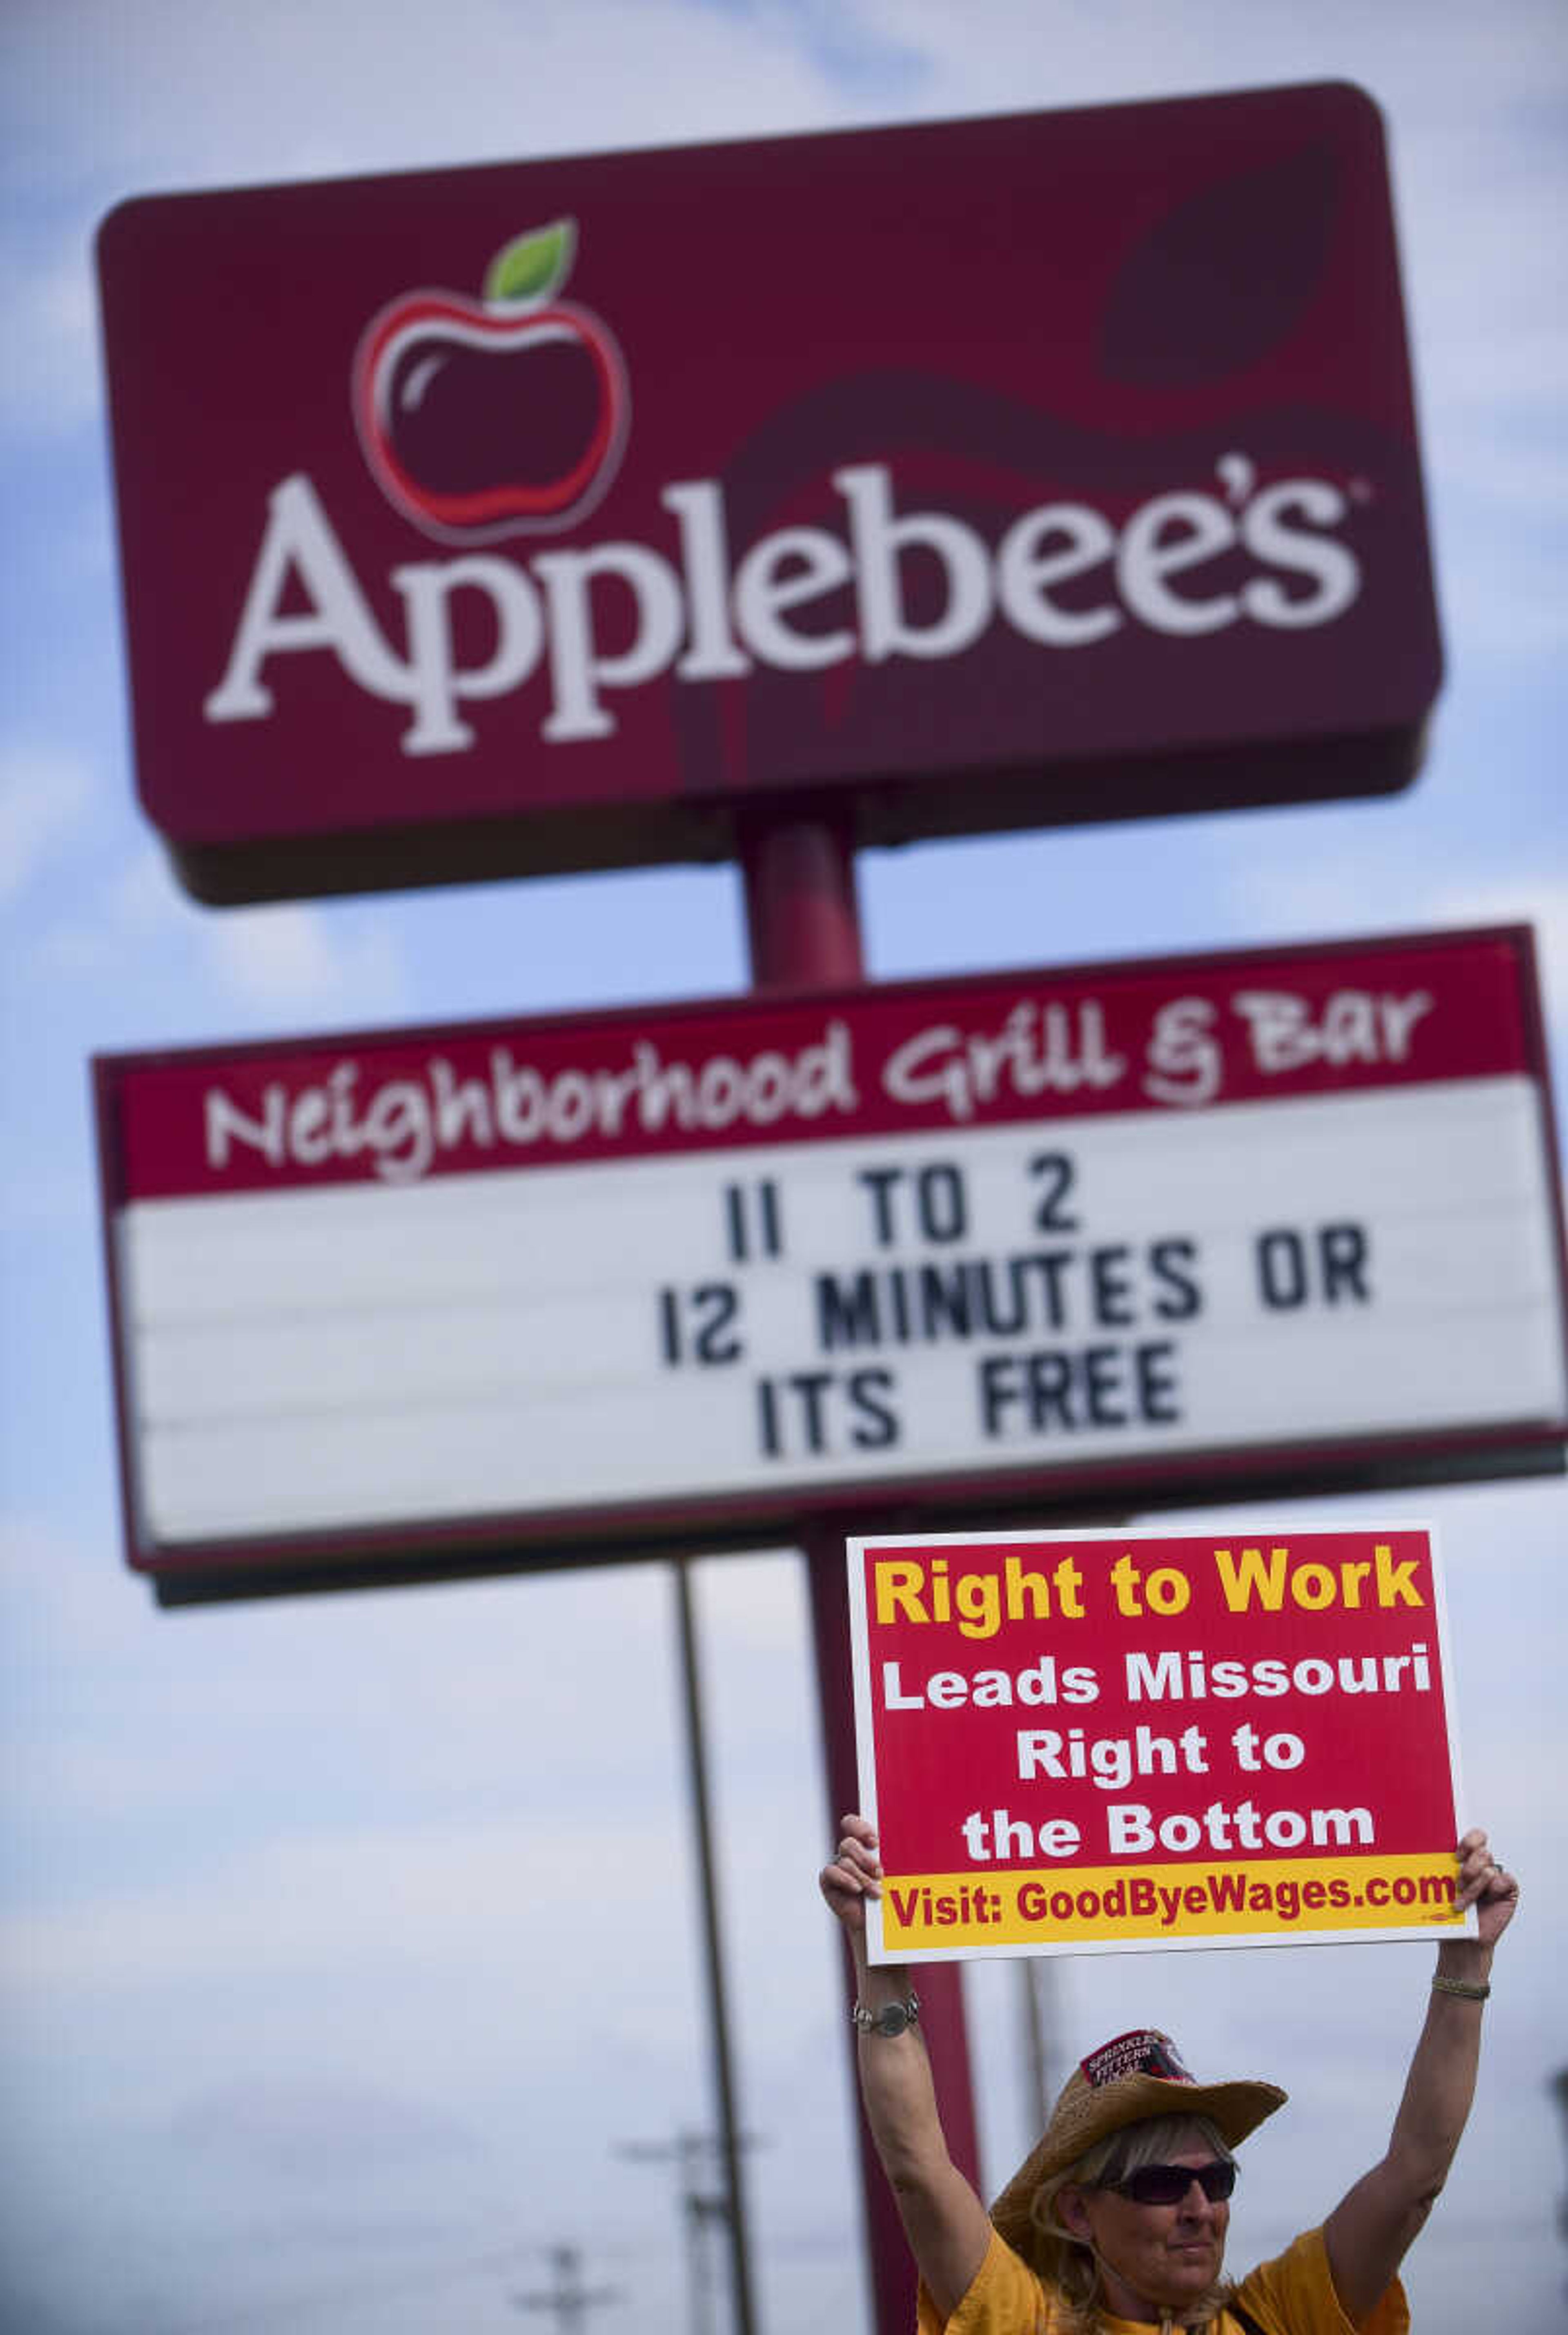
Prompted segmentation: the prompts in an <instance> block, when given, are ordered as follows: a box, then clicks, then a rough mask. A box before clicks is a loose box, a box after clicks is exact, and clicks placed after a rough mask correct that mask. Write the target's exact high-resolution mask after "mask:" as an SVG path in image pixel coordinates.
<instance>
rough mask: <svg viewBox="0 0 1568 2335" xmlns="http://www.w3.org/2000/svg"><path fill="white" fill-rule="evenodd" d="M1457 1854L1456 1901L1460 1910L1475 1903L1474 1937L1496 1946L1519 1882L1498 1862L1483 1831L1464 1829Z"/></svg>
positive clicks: (1510, 1913)
mask: <svg viewBox="0 0 1568 2335" xmlns="http://www.w3.org/2000/svg"><path fill="white" fill-rule="evenodd" d="M1458 1856H1459V1880H1458V1886H1457V1893H1456V1896H1455V1903H1456V1904H1457V1906H1458V1908H1459V1911H1460V1912H1461V1913H1463V1912H1464V1910H1465V1908H1466V1906H1467V1905H1474V1907H1475V1908H1476V1936H1477V1937H1478V1938H1479V1939H1480V1941H1481V1943H1482V1944H1483V1945H1487V1946H1495V1944H1496V1943H1497V1941H1498V1939H1499V1938H1500V1937H1501V1936H1502V1934H1503V1933H1504V1931H1505V1929H1506V1928H1507V1926H1508V1924H1509V1923H1510V1922H1511V1921H1512V1920H1513V1918H1514V1909H1515V1906H1516V1905H1517V1904H1518V1903H1519V1884H1518V1883H1517V1881H1515V1878H1514V1875H1512V1874H1511V1873H1507V1872H1505V1870H1504V1868H1503V1866H1502V1865H1499V1864H1498V1862H1497V1860H1496V1858H1495V1856H1494V1855H1493V1854H1492V1847H1491V1843H1490V1842H1489V1841H1488V1840H1487V1838H1486V1834H1485V1833H1484V1832H1467V1833H1466V1835H1465V1837H1464V1839H1463V1840H1462V1841H1461V1842H1460V1843H1459V1849H1458Z"/></svg>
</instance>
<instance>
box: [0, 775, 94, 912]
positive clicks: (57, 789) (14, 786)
mask: <svg viewBox="0 0 1568 2335" xmlns="http://www.w3.org/2000/svg"><path fill="white" fill-rule="evenodd" d="M91 792H92V780H91V774H90V773H89V770H88V769H87V765H86V764H85V762H83V761H82V759H81V758H80V756H78V755H75V754H69V753H63V752H61V751H59V750H58V749H57V748H53V747H47V746H23V745H13V746H7V747H5V748H0V898H5V897H7V896H12V895H14V894H15V893H18V892H20V891H22V890H23V889H24V887H25V886H26V885H27V884H28V883H30V882H31V880H32V878H33V877H34V874H35V872H36V871H37V869H38V868H39V867H41V866H42V865H43V864H44V861H45V860H46V859H48V858H49V857H51V855H52V854H53V852H54V851H55V850H56V849H57V848H59V847H60V846H61V845H62V844H63V843H64V842H65V841H66V840H67V839H68V838H70V836H71V835H72V834H73V831H74V830H75V828H77V826H78V824H79V822H80V820H81V819H82V813H83V811H84V810H85V809H86V807H87V801H88V798H89V796H90V794H91Z"/></svg>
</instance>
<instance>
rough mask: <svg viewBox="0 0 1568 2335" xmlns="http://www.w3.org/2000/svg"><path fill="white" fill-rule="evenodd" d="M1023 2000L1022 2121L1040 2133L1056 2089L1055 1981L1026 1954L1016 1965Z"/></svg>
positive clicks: (1041, 1959)
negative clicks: (1023, 2090)
mask: <svg viewBox="0 0 1568 2335" xmlns="http://www.w3.org/2000/svg"><path fill="white" fill-rule="evenodd" d="M1018 1975H1019V1988H1020V1991H1021V1995H1022V1999H1023V2065H1024V2068H1025V2069H1026V2071H1027V2074H1026V2078H1025V2086H1026V2089H1027V2092H1028V2099H1027V2101H1026V2104H1025V2121H1026V2123H1027V2124H1028V2125H1029V2126H1030V2128H1031V2130H1032V2131H1034V2132H1036V2133H1041V2132H1043V2131H1044V2130H1045V2127H1046V2126H1047V2125H1048V2124H1049V2123H1050V2111H1051V2109H1052V2107H1054V2105H1055V2097H1056V2086H1055V2084H1054V2082H1053V2080H1052V2068H1051V2062H1052V2060H1053V2059H1054V2058H1055V2056H1056V2035H1055V2030H1056V2025H1057V2019H1056V2008H1057V2006H1056V2002H1055V1994H1056V1980H1055V1974H1054V1972H1053V1971H1052V1969H1051V1965H1050V1961H1049V1959H1048V1958H1047V1957H1046V1956H1045V1955H1044V1954H1029V1955H1026V1956H1024V1957H1023V1958H1021V1961H1020V1962H1019V1965H1018Z"/></svg>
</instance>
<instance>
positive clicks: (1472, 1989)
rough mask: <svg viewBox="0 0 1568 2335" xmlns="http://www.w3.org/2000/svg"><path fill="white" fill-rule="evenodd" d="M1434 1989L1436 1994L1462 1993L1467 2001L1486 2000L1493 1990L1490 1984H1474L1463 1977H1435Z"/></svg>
mask: <svg viewBox="0 0 1568 2335" xmlns="http://www.w3.org/2000/svg"><path fill="white" fill-rule="evenodd" d="M1432 1990H1433V1992H1434V1993H1436V1994H1457V1995H1460V1996H1462V1997H1463V1998H1464V2000H1465V2001H1466V2002H1485V2001H1486V1997H1487V1996H1488V1995H1489V1994H1490V1993H1491V1991H1492V1990H1491V1988H1490V1986H1486V1985H1483V1986H1472V1985H1471V1984H1470V1982H1469V1981H1468V1979H1463V1978H1435V1979H1434V1980H1433V1981H1432Z"/></svg>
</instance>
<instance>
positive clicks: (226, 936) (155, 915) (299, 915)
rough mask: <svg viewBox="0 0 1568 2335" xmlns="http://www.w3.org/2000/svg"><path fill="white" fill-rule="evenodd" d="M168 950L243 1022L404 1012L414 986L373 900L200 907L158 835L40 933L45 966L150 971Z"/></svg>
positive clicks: (208, 1001) (210, 997) (79, 972)
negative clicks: (133, 965)
mask: <svg viewBox="0 0 1568 2335" xmlns="http://www.w3.org/2000/svg"><path fill="white" fill-rule="evenodd" d="M132 954H134V957H135V960H136V962H137V964H138V965H139V968H140V974H141V977H142V978H143V979H146V978H147V977H148V976H149V975H150V974H151V973H152V971H153V970H154V967H155V964H156V962H157V959H158V957H159V955H160V954H162V956H163V957H164V958H165V959H166V960H167V961H168V963H169V970H170V972H171V973H172V972H173V971H174V969H175V967H176V965H177V964H179V961H180V960H181V959H182V958H189V957H190V956H191V955H194V958H195V961H196V962H195V972H196V977H197V979H198V983H199V987H200V994H201V998H202V1002H203V1004H204V1005H211V1006H217V1007H223V1008H227V1009H228V1010H230V1011H231V1012H237V1014H238V1015H239V1016H240V1017H241V1018H242V1019H243V1020H244V1021H245V1022H247V1023H248V1022H251V1021H253V1020H254V1019H256V1018H257V1017H263V1018H267V1017H271V1016H272V1015H274V1014H279V1013H281V1014H292V1015H298V1016H302V1017H305V1018H310V1019H316V1020H321V1019H325V1020H328V1021H332V1022H353V1021H355V1020H360V1019H364V1018H366V1017H369V1018H371V1019H378V1018H382V1017H384V1016H387V1015H391V1014H395V1013H397V1012H400V1011H402V1009H403V1008H404V1007H405V1005H406V1003H407V999H408V994H409V983H408V977H407V973H406V969H405V967H404V964H403V961H402V954H401V952H400V949H399V946H398V942H397V938H396V935H395V930H394V921H393V919H392V916H387V915H384V914H382V913H378V907H377V904H376V903H374V902H354V903H352V904H348V905H341V904H335V903H334V904H332V905H329V906H324V907H321V906H315V905H314V904H309V903H305V902H300V901H282V902H276V903H269V904H267V905H266V906H259V907H247V908H207V907H202V906H198V905H197V904H196V903H195V902H193V901H191V900H189V899H188V898H187V897H186V896H185V894H184V893H183V892H182V891H181V890H180V888H179V883H178V881H177V879H176V877H175V876H174V873H173V870H172V869H171V868H170V867H169V862H168V860H167V858H166V857H165V856H164V854H163V852H162V850H161V849H160V848H159V847H158V846H157V845H155V844H150V843H149V844H145V845H143V846H141V847H140V848H139V849H138V850H137V851H136V853H135V854H134V856H133V857H131V859H129V860H128V861H126V862H125V863H124V864H123V865H122V866H121V867H120V868H119V869H118V870H116V872H115V873H114V874H112V875H111V876H110V877H107V878H106V879H104V880H103V881H102V883H101V885H100V887H99V891H98V896H97V899H96V901H95V902H94V904H93V906H92V909H91V911H90V912H89V913H87V914H86V915H83V914H82V913H81V912H80V911H78V912H77V913H76V914H75V915H73V916H71V917H69V918H67V919H65V920H63V921H62V922H61V923H59V924H56V925H53V926H51V927H50V928H49V929H48V930H47V931H46V932H45V933H44V935H43V936H42V938H41V939H40V941H39V942H38V944H37V951H36V962H37V964H38V966H39V968H40V969H41V970H43V971H44V972H48V973H59V974H74V975H76V976H77V977H79V978H80V977H87V976H92V975H96V974H103V973H105V972H109V971H111V970H112V969H113V968H115V967H117V966H120V965H123V964H125V963H126V962H127V961H128V960H129V958H130V957H131V955H132Z"/></svg>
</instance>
